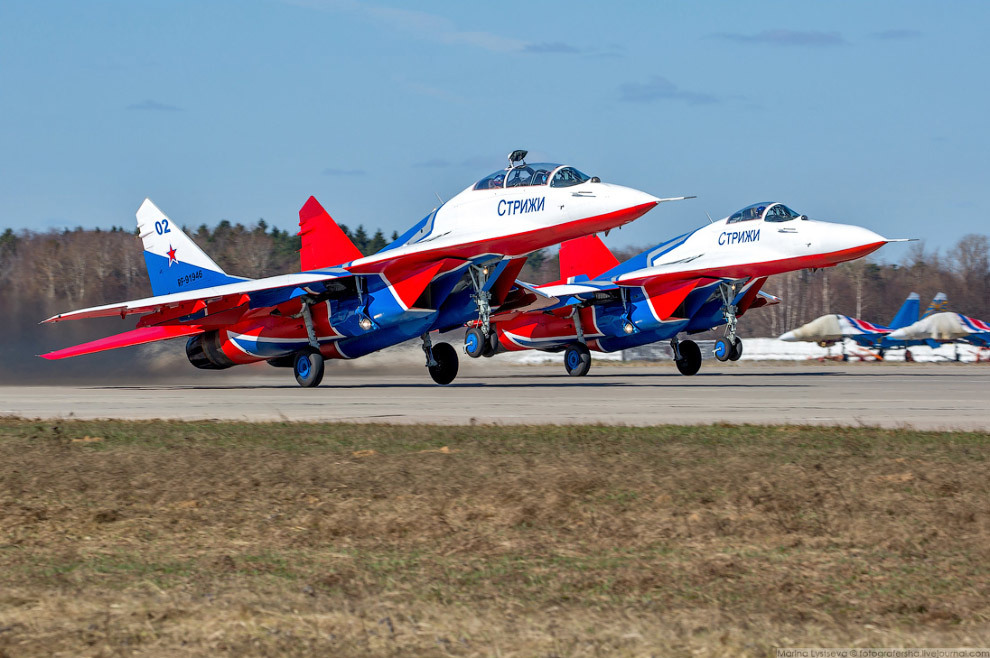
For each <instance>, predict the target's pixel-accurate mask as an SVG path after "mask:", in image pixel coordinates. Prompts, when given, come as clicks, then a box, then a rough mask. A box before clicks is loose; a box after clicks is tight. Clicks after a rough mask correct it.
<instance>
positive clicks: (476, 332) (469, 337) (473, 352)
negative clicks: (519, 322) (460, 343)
mask: <svg viewBox="0 0 990 658" xmlns="http://www.w3.org/2000/svg"><path fill="white" fill-rule="evenodd" d="M497 340H498V334H496V333H495V331H494V330H491V331H490V333H489V334H488V335H487V336H486V335H485V333H484V332H483V331H482V330H481V329H479V328H478V327H471V328H470V329H468V330H467V333H465V334H464V353H465V354H467V355H468V356H469V357H471V358H472V359H477V358H478V357H479V356H484V357H492V356H495V348H496V342H497Z"/></svg>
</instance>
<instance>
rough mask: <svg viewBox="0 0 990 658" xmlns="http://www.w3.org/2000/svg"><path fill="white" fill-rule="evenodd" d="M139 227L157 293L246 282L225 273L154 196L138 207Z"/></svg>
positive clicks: (146, 262)
mask: <svg viewBox="0 0 990 658" xmlns="http://www.w3.org/2000/svg"><path fill="white" fill-rule="evenodd" d="M137 227H138V234H139V235H140V236H141V240H142V242H144V262H145V264H146V265H147V266H148V278H149V279H151V291H152V293H154V294H155V295H168V294H171V293H174V292H180V291H182V290H199V289H201V288H210V287H212V286H220V285H223V284H225V283H234V282H236V281H244V278H243V277H234V276H230V275H228V274H227V273H226V272H224V271H223V269H221V267H220V266H219V265H217V264H216V263H215V262H213V259H212V258H210V257H209V256H207V255H206V254H205V253H204V252H203V250H202V249H200V248H199V246H198V245H197V244H196V243H195V242H193V241H192V239H190V238H189V236H188V235H186V234H185V233H183V232H182V230H181V229H179V227H178V226H176V225H175V224H173V223H172V220H171V219H169V218H168V217H167V216H166V215H165V213H163V212H162V211H161V210H159V209H158V206H156V205H155V204H153V203H152V202H151V199H145V200H144V203H142V204H141V207H140V208H138V211H137Z"/></svg>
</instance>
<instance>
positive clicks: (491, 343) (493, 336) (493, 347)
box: [481, 327, 498, 359]
mask: <svg viewBox="0 0 990 658" xmlns="http://www.w3.org/2000/svg"><path fill="white" fill-rule="evenodd" d="M496 352H498V332H497V331H495V327H492V328H491V332H490V333H489V334H488V340H487V341H486V342H485V349H483V350H482V351H481V356H483V357H485V358H486V359H490V358H492V357H493V356H495V353H496Z"/></svg>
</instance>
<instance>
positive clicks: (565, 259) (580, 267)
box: [560, 234, 619, 282]
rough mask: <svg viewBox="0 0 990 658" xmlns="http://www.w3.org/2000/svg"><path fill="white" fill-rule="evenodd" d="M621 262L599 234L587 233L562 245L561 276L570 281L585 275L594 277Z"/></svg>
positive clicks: (590, 277)
mask: <svg viewBox="0 0 990 658" xmlns="http://www.w3.org/2000/svg"><path fill="white" fill-rule="evenodd" d="M618 264H619V261H618V259H617V258H616V257H615V256H613V255H612V252H611V251H609V250H608V247H606V246H605V243H604V242H602V241H601V238H599V237H598V236H597V235H594V234H592V235H586V236H584V237H581V238H575V239H574V240H568V241H567V242H564V243H563V244H561V245H560V278H561V280H562V281H566V282H570V281H572V280H574V279H575V278H577V277H579V276H581V275H584V276H587V277H588V278H589V279H594V278H595V277H596V276H598V275H599V274H601V273H602V272H607V271H609V270H610V269H612V268H613V267H615V266H616V265H618Z"/></svg>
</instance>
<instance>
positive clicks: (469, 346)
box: [434, 327, 488, 359]
mask: <svg viewBox="0 0 990 658" xmlns="http://www.w3.org/2000/svg"><path fill="white" fill-rule="evenodd" d="M487 343H488V340H487V338H486V336H485V334H484V333H482V331H481V329H478V328H477V327H471V328H470V329H468V330H467V333H465V334H464V353H465V354H467V355H468V356H469V357H471V358H472V359H477V358H478V357H479V356H481V355H482V354H484V353H485V347H486V345H487ZM434 358H436V357H434Z"/></svg>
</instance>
